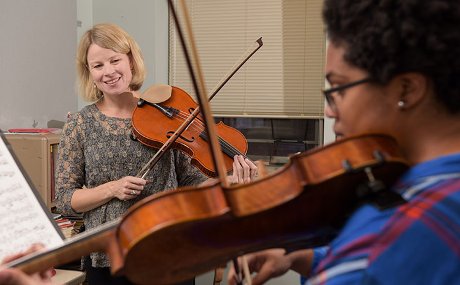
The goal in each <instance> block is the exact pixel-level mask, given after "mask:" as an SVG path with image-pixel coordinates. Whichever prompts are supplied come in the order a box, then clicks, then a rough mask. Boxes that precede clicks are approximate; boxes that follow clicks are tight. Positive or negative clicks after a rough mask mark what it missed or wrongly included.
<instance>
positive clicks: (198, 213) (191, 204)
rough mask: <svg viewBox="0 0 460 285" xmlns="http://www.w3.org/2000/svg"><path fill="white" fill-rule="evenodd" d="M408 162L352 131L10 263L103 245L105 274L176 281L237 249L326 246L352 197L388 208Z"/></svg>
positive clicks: (392, 146)
mask: <svg viewBox="0 0 460 285" xmlns="http://www.w3.org/2000/svg"><path fill="white" fill-rule="evenodd" d="M407 168H408V164H407V162H406V161H405V160H404V159H403V158H402V156H401V154H400V152H399V149H398V146H397V145H396V143H395V141H394V140H393V139H392V138H390V137H387V136H382V135H362V136H357V137H351V138H347V139H343V140H340V141H338V142H335V143H333V144H330V145H327V146H324V147H322V148H318V149H316V150H312V151H308V152H304V153H301V154H299V155H296V156H293V157H292V158H291V159H290V161H289V162H288V163H287V164H286V165H285V166H284V167H283V168H281V169H279V170H278V171H276V172H274V173H272V174H270V175H267V176H266V177H263V178H261V179H260V180H257V181H254V182H252V183H248V184H241V185H237V186H234V187H222V186H221V185H220V184H217V183H216V184H212V185H208V186H205V187H196V188H193V187H189V188H182V189H176V190H172V191H168V192H162V193H160V194H157V195H153V196H150V197H148V198H146V199H144V200H142V201H139V202H138V203H137V204H135V205H134V206H133V207H132V208H130V209H129V211H128V212H127V213H126V215H125V216H124V217H123V218H122V219H121V220H120V221H114V222H111V223H107V224H104V225H103V226H101V227H99V228H97V229H95V230H92V231H88V232H85V233H83V234H79V235H77V236H76V237H75V238H71V239H69V240H68V241H66V243H65V244H64V245H63V246H60V247H58V248H54V249H49V250H45V251H42V252H38V253H35V254H33V255H31V256H26V257H24V258H21V259H18V260H16V261H14V262H12V263H10V264H7V266H10V267H11V266H14V267H18V268H20V269H22V270H23V271H25V272H28V273H33V272H39V271H42V270H44V269H46V268H50V267H52V266H58V265H62V264H65V263H67V262H70V261H72V260H75V259H76V258H79V257H80V256H82V255H86V254H89V253H90V252H94V251H103V252H106V253H107V254H108V256H109V258H110V261H111V265H112V267H111V269H112V273H113V274H116V275H124V276H126V277H127V278H128V279H129V280H131V281H132V282H134V283H136V284H141V285H143V284H145V285H147V284H152V280H155V284H171V283H177V282H180V281H183V280H187V279H190V278H193V277H194V276H197V275H198V274H201V273H204V272H208V271H210V270H212V269H214V268H216V267H218V266H220V265H221V264H225V263H226V262H227V261H228V260H230V259H232V258H235V257H237V256H240V255H242V254H244V253H249V252H253V251H257V250H261V249H266V248H273V247H288V248H296V247H302V248H305V247H309V246H317V245H321V244H325V243H327V242H328V241H330V240H331V239H332V238H333V237H334V236H335V235H336V233H337V232H338V231H339V230H340V228H341V227H342V224H343V222H344V221H345V220H346V218H347V216H348V215H349V214H350V213H351V211H352V210H353V209H354V208H355V207H356V206H357V205H358V204H359V203H361V202H364V201H370V202H374V203H376V204H379V205H381V206H382V205H383V206H384V205H385V204H387V205H390V206H391V204H388V202H391V201H394V199H392V197H391V196H392V195H391V193H392V192H389V191H387V190H386V189H385V187H389V186H391V185H392V184H393V183H394V182H395V181H396V180H397V179H398V177H399V176H400V175H401V174H402V173H403V172H404V171H405V170H406V169H407ZM384 186H385V187H384Z"/></svg>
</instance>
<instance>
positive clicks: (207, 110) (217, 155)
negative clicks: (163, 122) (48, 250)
mask: <svg viewBox="0 0 460 285" xmlns="http://www.w3.org/2000/svg"><path fill="white" fill-rule="evenodd" d="M172 1H173V0H168V4H169V8H170V11H171V13H172V16H173V18H174V22H175V24H176V28H177V32H178V35H179V39H180V42H181V44H182V47H183V51H184V56H185V59H186V63H187V67H188V69H189V73H190V77H191V79H192V83H193V87H194V89H195V93H196V94H197V99H198V103H199V106H200V108H201V112H202V114H203V118H204V122H205V128H206V131H207V133H208V136H209V142H210V147H211V152H212V158H213V162H214V167H215V170H216V172H217V174H218V176H219V180H220V183H221V184H222V186H223V188H228V187H229V183H228V181H227V179H226V173H227V171H226V170H225V165H224V158H223V154H222V151H221V149H220V145H219V142H218V140H217V134H216V130H215V126H214V120H213V117H212V113H211V107H210V106H209V102H208V100H207V95H206V87H205V84H204V78H203V73H202V71H201V66H200V60H199V57H198V52H197V49H196V45H195V40H194V36H193V31H192V27H191V21H190V16H189V13H188V10H187V6H186V4H185V0H180V4H181V5H180V7H181V9H182V14H183V16H184V21H185V26H186V28H187V34H188V36H189V43H190V50H191V53H189V52H188V50H187V44H186V43H185V38H184V35H183V33H182V29H181V26H180V23H179V19H178V17H177V14H176V11H175V9H174V5H173V3H172ZM191 57H192V59H193V63H194V65H192V59H191ZM195 74H196V76H195ZM232 261H233V266H234V268H235V272H236V275H237V279H238V280H237V283H238V284H239V285H242V284H243V282H242V278H241V270H240V268H239V265H238V261H237V260H236V259H233V260H232ZM246 277H248V278H246V279H247V281H248V282H249V284H250V282H251V281H250V280H251V279H250V276H246Z"/></svg>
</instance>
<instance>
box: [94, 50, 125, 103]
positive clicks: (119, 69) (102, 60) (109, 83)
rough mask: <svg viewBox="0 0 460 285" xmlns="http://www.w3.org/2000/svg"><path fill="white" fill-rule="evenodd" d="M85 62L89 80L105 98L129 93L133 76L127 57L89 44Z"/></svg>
mask: <svg viewBox="0 0 460 285" xmlns="http://www.w3.org/2000/svg"><path fill="white" fill-rule="evenodd" d="M87 61H88V67H89V70H90V74H91V78H92V79H93V81H94V83H95V84H96V86H97V88H98V89H99V90H100V91H102V93H103V94H104V95H105V96H111V95H119V94H122V93H124V92H126V91H129V85H130V83H131V80H132V77H133V75H132V71H131V61H130V59H129V57H128V55H126V54H122V53H118V52H115V51H113V50H111V49H106V48H102V47H100V46H98V45H96V44H91V46H90V47H89V49H88V53H87Z"/></svg>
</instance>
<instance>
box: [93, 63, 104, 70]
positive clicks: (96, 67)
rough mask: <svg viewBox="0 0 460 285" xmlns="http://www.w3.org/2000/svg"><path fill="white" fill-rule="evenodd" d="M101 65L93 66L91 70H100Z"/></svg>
mask: <svg viewBox="0 0 460 285" xmlns="http://www.w3.org/2000/svg"><path fill="white" fill-rule="evenodd" d="M101 67H102V64H96V65H93V69H101Z"/></svg>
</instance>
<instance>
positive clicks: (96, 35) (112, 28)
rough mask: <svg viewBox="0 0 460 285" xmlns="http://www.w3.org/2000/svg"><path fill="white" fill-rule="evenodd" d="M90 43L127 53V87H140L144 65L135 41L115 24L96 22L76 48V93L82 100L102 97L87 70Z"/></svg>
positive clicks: (91, 100) (133, 88)
mask: <svg viewBox="0 0 460 285" xmlns="http://www.w3.org/2000/svg"><path fill="white" fill-rule="evenodd" d="M91 44H96V45H98V46H100V47H102V48H106V49H111V50H113V51H115V52H118V53H122V54H126V55H128V57H129V59H130V61H131V66H132V73H133V78H132V80H131V83H130V85H129V87H130V88H131V90H133V91H137V90H139V89H140V88H141V86H142V84H143V83H144V79H145V67H144V59H143V57H142V53H141V50H140V48H139V46H138V44H137V43H136V41H134V39H133V38H132V37H131V36H130V35H129V34H128V33H127V32H125V31H124V30H123V29H121V28H120V27H118V26H117V25H114V24H97V25H94V26H93V28H91V29H90V30H88V31H86V32H85V34H84V35H83V36H82V37H81V39H80V44H79V45H78V49H77V76H78V93H79V94H80V96H81V97H82V98H83V99H84V100H86V101H89V102H95V101H97V100H99V99H100V98H101V97H102V92H101V91H100V90H98V89H97V88H96V86H95V84H94V82H93V80H92V79H91V75H90V71H89V66H88V61H87V54H88V48H89V47H90V45H91Z"/></svg>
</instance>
